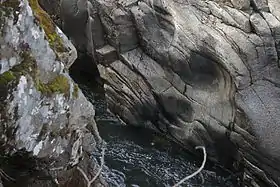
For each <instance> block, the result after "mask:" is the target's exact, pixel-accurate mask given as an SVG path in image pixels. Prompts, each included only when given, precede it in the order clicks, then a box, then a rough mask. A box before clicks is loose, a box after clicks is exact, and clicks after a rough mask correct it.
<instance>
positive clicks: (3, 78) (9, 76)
mask: <svg viewBox="0 0 280 187" xmlns="http://www.w3.org/2000/svg"><path fill="white" fill-rule="evenodd" d="M15 79H16V77H15V75H14V73H13V72H12V71H6V72H5V73H3V74H2V75H0V84H5V85H7V84H9V83H10V82H11V81H13V80H15Z"/></svg>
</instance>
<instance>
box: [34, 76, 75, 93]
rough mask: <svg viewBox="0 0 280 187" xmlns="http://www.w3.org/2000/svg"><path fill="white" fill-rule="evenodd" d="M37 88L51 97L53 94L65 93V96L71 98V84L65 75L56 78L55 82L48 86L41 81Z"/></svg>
mask: <svg viewBox="0 0 280 187" xmlns="http://www.w3.org/2000/svg"><path fill="white" fill-rule="evenodd" d="M36 86H37V89H38V90H39V91H40V92H41V93H43V94H47V95H51V94H53V93H63V94H64V95H65V96H69V90H70V84H69V81H68V79H67V78H66V77H65V76H64V75H58V76H56V77H55V78H54V80H52V81H51V82H49V83H47V84H44V83H42V82H41V81H39V82H38V84H37V85H36Z"/></svg>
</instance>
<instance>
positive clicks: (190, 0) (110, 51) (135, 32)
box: [62, 0, 280, 186]
mask: <svg viewBox="0 0 280 187" xmlns="http://www.w3.org/2000/svg"><path fill="white" fill-rule="evenodd" d="M73 2H79V3H86V5H87V8H86V10H87V13H88V17H87V19H86V20H83V21H84V22H85V21H87V22H86V24H84V25H86V26H87V28H88V29H87V30H83V32H84V33H86V35H87V36H88V37H85V38H84V39H83V40H80V39H78V43H79V45H81V44H82V45H83V46H92V47H91V48H86V47H84V48H85V49H86V50H88V51H87V52H88V53H89V54H92V56H93V58H94V59H95V61H96V63H97V64H98V69H99V73H100V75H101V78H103V80H104V89H105V91H106V97H107V100H108V104H109V109H110V110H111V111H112V112H113V113H115V114H116V115H118V116H120V118H121V119H122V120H123V121H125V122H126V123H128V124H131V125H135V126H138V125H141V126H145V127H149V128H152V129H156V130H158V131H160V132H162V133H164V134H166V136H168V137H170V138H172V139H174V140H176V141H177V142H179V143H181V144H183V145H184V146H185V147H186V148H188V149H190V150H193V148H194V147H195V146H197V145H204V146H205V147H206V149H207V152H208V155H209V156H210V158H211V159H213V160H216V161H217V162H219V163H221V164H223V165H224V166H226V167H228V168H230V169H231V170H233V171H234V170H235V171H236V172H241V173H244V175H243V176H242V177H240V178H241V179H242V180H244V182H245V183H246V185H247V186H265V185H267V186H279V185H280V178H279V176H280V159H279V158H280V147H279V145H278V142H279V140H280V118H279V114H280V109H279V107H278V106H279V104H280V97H279V93H280V89H279V88H280V86H279V85H280V77H279V75H280V72H279V63H280V59H279V58H280V1H278V0H251V1H250V0H141V1H140V0H89V1H87V2H86V0H84V1H83V0H79V1H73ZM76 8H77V7H76ZM81 10H83V11H84V10H85V8H83V9H81ZM68 11H69V10H68ZM79 13H80V14H81V12H79ZM62 18H63V16H62ZM63 21H64V23H66V25H67V19H65V18H63ZM64 26H65V25H64ZM68 26H69V25H68ZM70 27H71V25H70ZM80 31H82V30H80ZM89 33H90V34H91V35H90V34H89ZM68 36H69V37H70V38H71V39H72V40H74V41H75V40H77V39H76V38H77V37H76V33H74V34H71V33H69V34H68ZM74 43H75V42H74ZM76 43H77V42H76Z"/></svg>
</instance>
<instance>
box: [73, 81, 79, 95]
mask: <svg viewBox="0 0 280 187" xmlns="http://www.w3.org/2000/svg"><path fill="white" fill-rule="evenodd" d="M72 94H73V97H74V98H78V96H79V87H78V85H77V84H74V89H73V93H72Z"/></svg>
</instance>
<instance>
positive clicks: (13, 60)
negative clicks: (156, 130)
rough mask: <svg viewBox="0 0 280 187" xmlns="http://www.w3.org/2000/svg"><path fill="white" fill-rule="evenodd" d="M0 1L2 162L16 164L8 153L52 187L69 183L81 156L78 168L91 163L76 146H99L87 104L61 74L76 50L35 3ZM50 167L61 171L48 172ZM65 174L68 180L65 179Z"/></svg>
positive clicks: (69, 79)
mask: <svg viewBox="0 0 280 187" xmlns="http://www.w3.org/2000/svg"><path fill="white" fill-rule="evenodd" d="M0 3H1V4H0V20H1V22H0V26H1V37H0V123H1V126H0V149H1V155H0V156H5V157H7V158H11V159H7V162H9V164H10V165H13V164H18V163H17V162H16V161H15V160H13V159H12V158H13V156H12V154H13V155H17V154H20V155H21V156H20V158H22V159H23V158H24V159H26V160H27V161H26V162H30V163H31V162H33V161H34V162H35V163H37V164H35V165H34V167H33V165H32V168H28V167H27V166H26V168H25V169H26V170H33V169H34V172H35V170H36V167H37V169H38V170H39V171H40V172H43V173H49V174H47V175H48V179H45V183H46V184H50V186H53V185H54V182H55V180H57V179H56V178H57V177H58V176H60V177H61V181H60V180H58V182H60V183H61V184H64V183H65V184H69V183H71V175H75V166H76V165H78V164H79V162H80V160H81V158H83V164H84V165H89V166H90V165H94V164H95V163H94V162H92V161H91V160H90V158H89V156H90V154H91V153H90V152H88V151H87V149H83V148H82V147H83V145H84V143H85V142H84V139H83V137H85V136H87V137H92V138H91V142H87V143H89V144H90V145H86V146H87V147H91V149H92V150H93V149H96V147H95V145H97V144H99V143H101V142H102V140H101V138H100V136H99V134H98V131H97V127H96V124H95V121H94V115H95V111H94V108H93V106H92V104H91V103H89V102H88V101H87V99H86V98H85V97H84V95H83V94H82V93H81V91H80V90H79V88H78V87H77V85H76V84H75V83H74V82H73V80H72V79H71V78H70V76H69V75H68V74H67V68H69V66H70V65H71V64H72V63H73V62H74V60H75V58H76V57H77V52H76V50H75V48H74V47H73V45H72V44H71V42H70V41H69V40H68V39H67V37H66V36H65V35H64V34H63V33H62V32H61V31H60V30H59V29H58V28H57V27H56V26H55V25H54V24H53V22H52V21H51V19H50V18H49V17H48V15H47V13H46V12H44V11H43V10H42V9H41V8H40V7H39V5H38V2H37V1H35V0H30V1H27V0H18V1H17V0H12V1H10V0H8V1H1V2H0ZM15 16H17V17H15ZM88 127H90V129H88ZM21 153H23V154H21ZM1 167H2V168H5V169H7V173H8V174H9V175H10V176H11V177H13V178H17V177H18V176H20V175H21V173H20V171H12V170H10V169H9V167H7V166H6V165H5V164H0V168H1ZM24 167H25V166H24ZM55 167H63V170H59V171H55V172H53V171H52V170H51V169H52V168H55ZM69 168H70V169H69ZM22 169H23V170H24V168H22ZM22 172H24V171H22ZM86 172H93V173H94V172H95V170H94V169H92V170H86ZM66 174H67V176H70V177H67V178H66V180H65V178H64V179H63V176H65V175H66ZM31 179H32V180H33V179H34V180H35V181H37V182H36V183H37V184H36V183H33V182H32V180H31ZM62 179H63V180H62ZM19 180H24V182H26V183H28V184H30V185H31V186H38V183H40V180H41V179H38V178H36V177H35V178H34V176H31V175H30V176H29V178H28V179H26V178H25V179H19ZM80 180H81V183H83V184H84V181H83V179H82V178H81V179H80ZM38 181H39V182H38ZM17 182H18V183H17V184H20V181H17ZM41 183H43V182H42V181H41ZM97 183H100V180H97V181H96V184H97ZM5 184H7V181H4V185H5ZM26 185H27V184H26ZM39 186H40V185H39ZM62 186H63V185H62Z"/></svg>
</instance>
